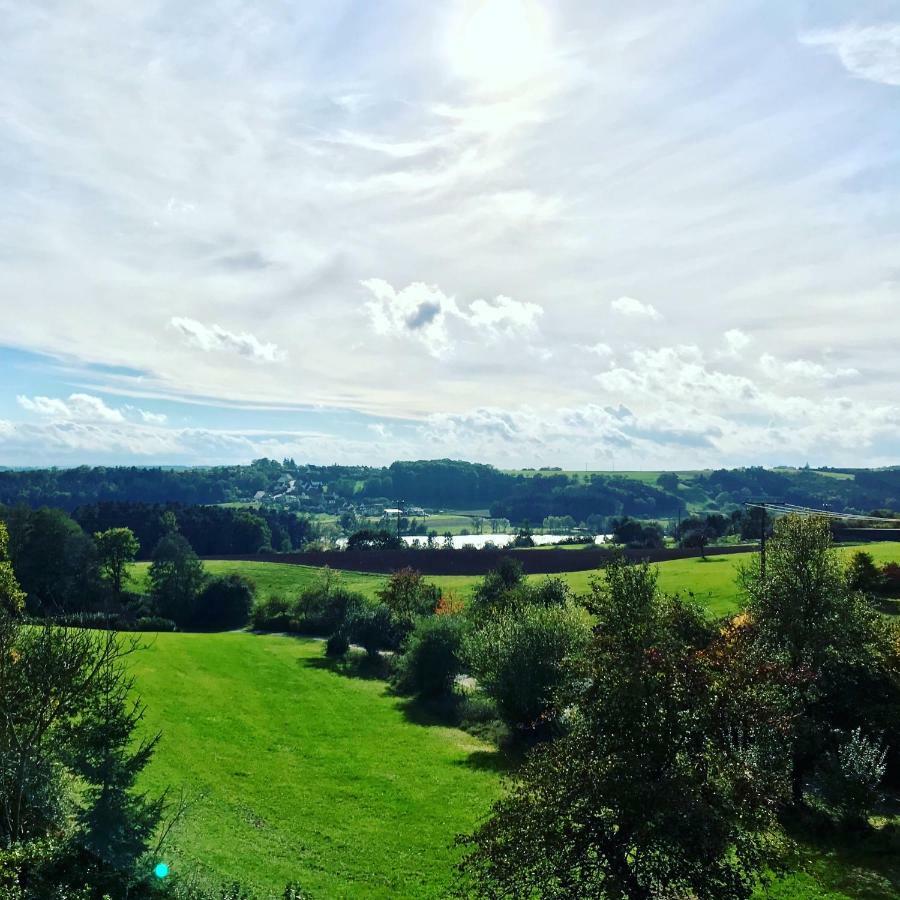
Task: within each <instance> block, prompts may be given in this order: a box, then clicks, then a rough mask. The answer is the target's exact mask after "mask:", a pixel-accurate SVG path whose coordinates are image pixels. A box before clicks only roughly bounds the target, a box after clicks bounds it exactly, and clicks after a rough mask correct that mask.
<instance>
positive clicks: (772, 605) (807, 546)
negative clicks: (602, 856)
mask: <svg viewBox="0 0 900 900" xmlns="http://www.w3.org/2000/svg"><path fill="white" fill-rule="evenodd" d="M741 584H742V588H743V591H744V593H745V595H746V597H747V612H748V615H749V617H750V620H751V622H752V625H753V632H754V638H755V643H756V650H757V652H758V653H759V654H760V656H761V657H763V658H764V659H766V660H767V661H768V663H769V664H770V665H777V666H780V667H783V668H784V669H785V670H786V671H787V672H788V673H790V676H791V677H792V679H793V680H794V682H795V683H796V684H797V686H798V690H797V700H796V706H795V717H796V721H795V736H794V740H793V747H792V754H791V756H792V759H791V786H792V799H793V802H794V803H795V804H799V803H801V802H802V801H803V797H804V792H805V790H806V782H807V780H808V778H809V776H810V775H811V774H812V773H813V771H814V770H815V769H816V768H817V767H818V766H820V765H821V764H822V763H823V761H824V759H825V758H826V757H827V755H828V753H829V752H834V751H835V750H836V742H839V740H840V738H841V734H842V733H847V732H849V731H850V730H852V729H854V728H857V727H860V728H862V729H863V732H864V733H866V734H876V733H879V732H881V731H883V730H884V729H893V731H894V734H896V732H897V725H896V722H897V719H898V709H900V686H898V683H897V679H896V674H895V673H892V672H890V671H888V670H887V669H886V668H885V663H884V660H885V659H887V658H889V656H890V650H889V641H890V632H889V631H888V630H887V629H888V626H887V625H886V624H885V623H884V622H883V621H882V620H881V618H880V617H879V615H878V613H877V612H876V611H875V610H874V609H873V608H872V606H871V604H869V603H868V602H867V601H866V599H865V598H864V597H863V596H862V595H860V594H859V593H858V592H857V591H855V590H853V589H852V587H851V585H850V584H849V582H848V579H847V577H846V575H845V572H844V569H843V565H842V562H841V559H840V557H839V556H838V554H837V552H836V550H835V549H834V546H833V544H832V537H831V529H830V526H829V522H828V521H827V520H826V519H824V518H819V517H811V518H803V517H802V516H785V517H783V518H781V519H779V520H778V521H777V522H776V523H775V527H774V531H773V535H772V538H771V540H770V541H769V542H768V548H767V552H766V561H765V570H763V567H762V564H761V560H760V558H759V557H757V558H756V559H755V560H754V562H753V563H752V564H751V565H750V566H749V567H748V568H746V569H745V570H744V571H743V572H742V573H741Z"/></svg>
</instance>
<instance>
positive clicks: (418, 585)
mask: <svg viewBox="0 0 900 900" xmlns="http://www.w3.org/2000/svg"><path fill="white" fill-rule="evenodd" d="M378 599H379V600H380V601H381V602H382V603H384V604H385V606H387V607H388V608H389V609H390V610H391V612H392V613H393V614H394V616H395V617H396V618H398V619H400V620H406V621H409V622H412V621H413V620H414V619H416V618H417V617H418V616H430V615H431V614H432V613H433V612H434V611H435V609H436V608H437V605H438V603H439V602H440V599H441V591H440V588H438V587H437V585H434V584H429V583H428V582H427V581H425V579H424V578H423V577H422V573H421V572H417V571H416V570H415V569H413V568H412V567H410V566H407V567H406V568H405V569H399V570H398V571H396V572H393V573H392V574H391V577H390V579H389V580H388V582H387V584H386V585H385V586H384V587H383V588H382V589H381V590H380V591H379V592H378Z"/></svg>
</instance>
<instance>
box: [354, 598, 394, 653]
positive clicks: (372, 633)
mask: <svg viewBox="0 0 900 900" xmlns="http://www.w3.org/2000/svg"><path fill="white" fill-rule="evenodd" d="M346 625H347V632H348V634H349V637H350V640H352V641H353V642H354V643H356V644H360V645H361V646H362V647H365V649H366V652H367V653H368V654H369V656H377V655H378V653H379V652H380V651H381V650H397V649H398V648H399V646H400V642H401V640H402V637H403V634H402V632H401V631H400V629H398V627H397V624H396V623H395V622H394V618H393V616H392V614H391V611H390V609H389V608H388V607H387V606H385V605H384V604H383V603H379V604H378V606H371V605H369V604H366V605H365V606H364V607H362V608H360V609H357V610H356V611H355V612H354V614H353V615H352V616H350V617H348V618H347V620H346Z"/></svg>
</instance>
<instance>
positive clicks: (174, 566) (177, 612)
mask: <svg viewBox="0 0 900 900" xmlns="http://www.w3.org/2000/svg"><path fill="white" fill-rule="evenodd" d="M205 580H206V576H205V575H204V572H203V563H201V562H200V560H199V559H198V558H197V554H196V553H194V551H193V549H192V547H191V545H190V544H189V543H188V542H187V540H186V539H185V538H184V536H183V535H181V534H179V533H178V532H169V533H168V534H166V535H165V536H164V537H162V538H160V541H159V543H158V544H157V545H156V549H155V550H154V551H153V562H152V563H151V565H150V596H151V597H152V598H153V602H154V604H155V605H156V610H157V612H158V613H159V615H161V616H163V617H164V618H167V619H173V620H174V621H175V622H177V623H178V624H179V625H190V624H191V623H192V622H193V621H194V616H195V613H196V604H197V597H198V595H199V593H200V591H201V590H202V589H203V585H204V582H205Z"/></svg>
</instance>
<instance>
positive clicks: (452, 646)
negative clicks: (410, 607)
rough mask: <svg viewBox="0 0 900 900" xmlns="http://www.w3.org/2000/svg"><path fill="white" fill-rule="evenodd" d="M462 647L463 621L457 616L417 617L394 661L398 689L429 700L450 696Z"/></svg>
mask: <svg viewBox="0 0 900 900" xmlns="http://www.w3.org/2000/svg"><path fill="white" fill-rule="evenodd" d="M461 647H462V622H461V620H460V619H459V618H458V617H455V616H430V617H428V618H427V619H419V620H418V622H416V625H415V628H414V629H413V631H412V633H411V634H410V635H409V638H408V640H407V643H406V649H405V650H404V652H403V654H402V655H401V656H400V657H399V658H398V660H397V668H396V685H397V688H398V689H399V690H401V691H403V692H404V693H408V694H416V695H417V696H419V697H424V698H428V699H434V698H438V697H443V696H447V695H449V694H450V693H452V691H453V681H454V679H455V678H456V676H457V674H459V672H460V669H461V662H460V654H461Z"/></svg>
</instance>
